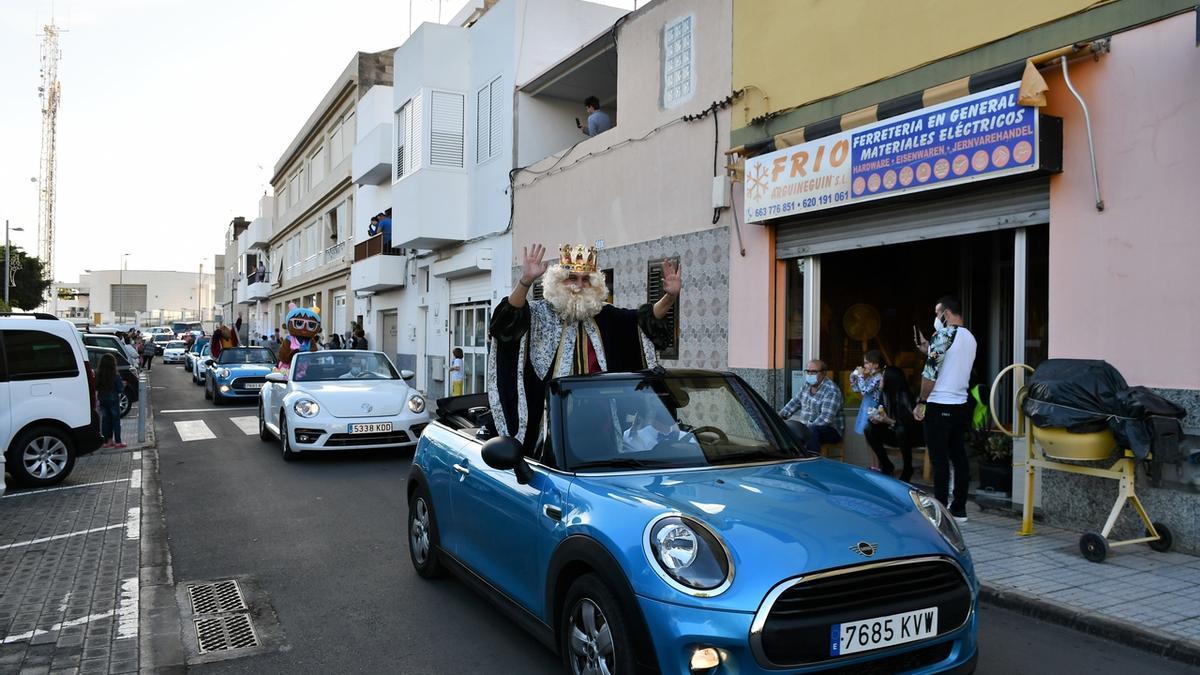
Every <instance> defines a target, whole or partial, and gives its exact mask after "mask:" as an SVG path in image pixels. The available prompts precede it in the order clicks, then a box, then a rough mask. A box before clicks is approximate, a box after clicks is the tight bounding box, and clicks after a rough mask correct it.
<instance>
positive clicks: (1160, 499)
mask: <svg viewBox="0 0 1200 675" xmlns="http://www.w3.org/2000/svg"><path fill="white" fill-rule="evenodd" d="M1196 27H1197V17H1196V14H1195V13H1194V12H1190V11H1189V12H1183V13H1177V14H1174V15H1173V16H1168V17H1155V19H1154V20H1153V21H1150V22H1147V23H1145V24H1144V25H1137V24H1133V25H1114V26H1112V27H1111V29H1110V30H1106V31H1105V32H1103V33H1096V32H1088V31H1094V30H1095V29H1096V26H1095V25H1094V24H1092V25H1089V24H1085V23H1083V22H1079V23H1078V24H1071V23H1070V22H1065V23H1064V28H1063V29H1062V30H1059V31H1058V33H1057V35H1058V36H1062V35H1064V34H1067V33H1069V31H1070V30H1071V29H1076V30H1078V33H1077V34H1071V35H1070V36H1069V37H1068V38H1067V39H1061V37H1058V38H1047V40H1049V39H1061V41H1060V42H1057V43H1050V42H1046V43H1044V44H1039V43H1038V42H1037V40H1036V39H1035V37H1030V36H1014V37H1013V38H1012V39H1011V41H1010V42H1011V49H1009V51H1008V53H1009V54H1016V53H1020V54H1021V55H1020V57H1019V58H1020V59H1024V58H1032V57H1035V56H1037V55H1039V54H1042V53H1044V52H1049V51H1050V50H1052V49H1057V48H1059V47H1062V46H1064V45H1071V44H1076V45H1083V44H1089V43H1090V44H1091V45H1092V46H1094V51H1095V53H1094V54H1092V53H1088V52H1084V53H1076V54H1073V55H1071V56H1070V57H1069V59H1068V61H1067V68H1068V72H1069V76H1070V80H1071V82H1072V83H1073V85H1074V86H1075V88H1076V90H1077V91H1078V92H1079V95H1080V96H1081V97H1082V99H1083V100H1084V101H1085V102H1086V105H1087V107H1088V110H1089V112H1090V115H1091V125H1092V139H1093V143H1094V148H1095V166H1096V171H1097V174H1098V178H1099V185H1100V195H1101V199H1102V201H1103V206H1104V208H1103V210H1100V209H1098V208H1097V198H1096V195H1095V193H1094V189H1093V177H1092V153H1091V151H1090V149H1089V143H1088V134H1087V129H1086V126H1085V123H1084V114H1083V110H1082V108H1081V106H1080V104H1079V103H1078V102H1077V101H1076V99H1075V97H1073V96H1072V95H1071V93H1070V91H1069V90H1068V87H1067V86H1066V83H1065V81H1064V79H1063V75H1062V64H1061V60H1060V59H1056V60H1043V61H1042V62H1040V63H1039V66H1040V68H1039V70H1040V71H1041V74H1042V76H1043V77H1044V78H1045V81H1046V84H1047V86H1048V91H1047V93H1046V97H1047V104H1046V105H1045V106H1044V107H1041V108H1040V109H1039V111H1040V115H1041V116H1042V117H1041V118H1040V119H1041V124H1042V139H1041V151H1042V160H1043V163H1044V166H1043V167H1042V170H1039V171H1034V172H1029V173H1026V174H1022V175H1013V176H1004V177H1000V178H996V179H994V180H993V179H989V178H983V179H981V180H979V181H977V182H972V183H969V184H966V185H957V186H952V187H947V188H940V189H939V188H933V189H928V190H926V191H923V192H920V193H917V194H908V195H901V196H895V197H884V198H882V199H878V200H875V201H872V202H870V203H865V204H862V205H860V206H845V207H834V208H828V209H823V210H816V211H814V212H808V213H804V214H802V215H790V216H789V215H785V216H779V217H770V216H768V217H764V218H762V219H760V220H759V221H758V222H753V221H754V218H753V217H752V216H753V207H754V206H755V203H753V202H752V203H747V201H746V199H747V193H745V192H743V190H738V191H737V192H738V193H740V194H738V195H737V199H735V202H736V203H735V210H740V212H741V213H743V214H746V215H747V216H748V217H747V220H749V221H751V222H748V223H747V224H746V225H745V230H744V232H743V235H744V236H743V242H744V245H745V248H746V252H747V253H746V256H745V257H742V256H740V255H735V254H734V253H736V252H737V248H738V242H737V241H736V240H731V255H730V304H729V365H730V367H731V368H732V369H733V370H735V371H737V372H739V373H740V374H742V375H743V377H745V378H746V379H747V380H748V381H750V382H752V383H753V384H754V385H755V386H756V387H758V388H759V390H760V391H761V392H762V393H763V394H764V396H766V397H767V398H768V399H769V400H773V401H774V402H775V403H776V404H777V405H779V406H782V404H783V403H784V402H785V401H786V400H787V398H788V397H790V396H791V395H792V394H793V393H794V391H795V390H796V388H797V387H796V384H797V383H798V377H799V373H800V372H801V371H802V370H803V365H804V363H805V362H806V361H807V360H808V359H810V358H821V359H823V360H825V361H826V362H827V363H828V365H829V367H830V375H831V377H832V378H833V379H834V380H835V382H838V383H839V384H841V385H842V387H843V391H844V392H846V393H847V401H846V411H845V412H846V426H847V429H848V433H847V436H846V440H845V446H846V457H847V460H848V461H853V462H856V463H860V464H867V463H870V462H871V461H872V456H871V455H870V453H869V450H868V449H867V448H866V445H865V442H863V439H862V437H861V436H856V435H855V434H853V433H852V432H849V429H850V428H852V427H853V422H854V419H855V416H856V414H857V413H858V407H859V402H858V399H857V398H856V396H855V395H854V394H853V393H852V392H851V391H850V388H849V378H848V375H849V372H850V371H851V370H852V369H853V368H854V367H855V366H857V365H858V364H859V363H861V360H862V357H863V354H864V353H865V352H866V351H868V350H869V349H881V350H882V351H883V352H884V354H885V355H886V356H887V359H888V361H889V362H891V363H892V364H894V365H897V366H899V367H901V368H903V369H904V370H905V371H906V372H907V373H908V374H909V375H910V378H911V379H912V380H913V381H914V382H916V381H917V380H919V377H920V376H919V369H920V357H919V355H918V354H916V353H915V351H914V350H913V348H912V340H911V334H912V329H913V327H914V326H916V327H918V328H920V329H922V330H924V331H925V332H926V333H928V331H929V325H928V324H929V323H930V322H931V321H932V318H933V306H934V304H935V302H936V301H937V299H938V298H939V297H941V296H943V295H957V296H959V297H960V298H961V299H962V301H963V304H964V306H965V309H966V314H967V320H968V324H969V326H970V327H971V329H972V332H974V333H975V334H976V336H977V338H978V340H979V343H980V350H979V354H978V356H977V358H976V362H975V366H976V371H977V372H976V380H977V381H979V382H983V383H991V382H992V379H993V378H994V377H995V376H996V374H997V373H998V372H1000V370H1001V369H1003V368H1004V367H1006V366H1008V365H1009V364H1011V363H1014V362H1021V363H1029V364H1031V365H1036V364H1038V363H1040V362H1041V361H1044V360H1045V359H1047V358H1092V359H1103V360H1106V361H1108V362H1109V363H1111V364H1113V365H1114V366H1115V367H1116V368H1117V369H1118V370H1120V371H1121V373H1122V374H1123V375H1124V377H1125V379H1126V380H1127V381H1128V382H1129V383H1130V384H1131V385H1144V386H1147V387H1149V388H1151V389H1153V390H1155V391H1156V392H1158V393H1160V394H1162V395H1163V396H1165V397H1166V398H1168V399H1170V400H1172V401H1174V402H1176V403H1178V404H1180V405H1181V406H1183V407H1184V408H1185V409H1187V410H1188V413H1189V414H1188V417H1187V418H1185V420H1184V422H1183V425H1184V430H1185V433H1186V434H1189V436H1188V437H1187V439H1186V440H1185V450H1186V449H1191V448H1198V447H1200V441H1198V440H1197V436H1200V358H1197V345H1200V341H1198V339H1197V337H1196V336H1198V335H1200V290H1198V288H1197V286H1198V284H1200V48H1197V32H1196V31H1197V28H1196ZM1009 46H1010V45H1008V44H1005V45H1000V47H999V48H996V49H995V51H1003V49H1004V48H1007V47H1009ZM1022 48H1024V49H1027V51H1025V52H1019V50H1020V49H1022ZM1008 58H1012V57H1011V56H1010V57H1008ZM967 60H968V61H969V60H970V58H968V59H967ZM976 62H977V63H978V60H976ZM1023 65H1024V64H1023V62H1022V61H1020V60H1018V61H1012V62H1009V63H1004V62H1001V63H999V64H995V65H993V66H991V67H990V68H987V69H986V70H981V71H976V72H970V71H968V72H966V73H964V75H967V76H968V77H964V78H963V82H964V84H963V87H964V90H963V92H962V93H961V94H957V95H951V96H945V97H942V98H941V99H938V98H937V96H938V93H939V91H941V90H944V89H945V88H946V87H948V86H949V83H945V82H944V80H935V79H930V78H932V77H936V76H935V75H930V76H929V77H928V78H926V81H927V82H928V85H926V86H927V88H926V89H925V90H924V91H923V92H922V91H916V92H912V93H908V92H907V91H905V90H899V91H898V90H897V88H896V86H892V87H891V88H889V87H888V83H886V82H885V83H882V84H879V83H877V84H875V85H871V86H874V87H877V88H878V90H879V91H880V92H881V94H880V96H879V98H878V99H876V100H877V101H878V105H877V106H876V107H874V108H872V109H869V116H873V115H876V114H879V122H878V124H883V123H884V121H885V119H884V117H885V116H884V115H883V114H882V111H884V110H887V109H890V108H894V107H895V106H897V105H904V104H905V101H909V102H911V101H913V100H915V101H917V102H918V103H917V107H916V108H913V107H911V106H910V107H908V108H907V109H906V111H905V112H906V113H907V112H909V111H911V112H912V113H916V112H919V111H922V110H933V106H934V105H936V104H940V103H944V102H946V101H947V100H951V101H953V100H963V101H966V100H968V98H969V97H968V96H967V95H966V89H965V87H966V86H967V85H966V84H965V83H966V82H967V81H968V80H969V86H970V96H976V95H978V94H979V92H980V91H982V90H984V89H985V86H984V84H983V83H984V82H986V83H987V84H986V86H988V87H991V86H1002V85H1004V84H1005V83H1006V82H1007V83H1012V82H1016V81H1019V80H1020V79H1021V74H1022V70H1023ZM919 75H920V73H918V76H916V77H910V78H909V80H911V81H919V80H920V77H919ZM1005 77H1007V78H1008V79H1007V80H1005V79H1003V78H1005ZM988 78H999V79H993V80H988ZM897 86H898V85H897ZM956 96H962V98H961V99H956ZM859 98H860V99H861V97H859ZM922 101H923V102H922ZM922 105H923V106H924V107H921V106H922ZM822 109H824V110H828V109H836V101H835V102H834V103H833V104H830V103H828V102H826V103H823V104H822ZM840 113H841V119H840V120H839V119H838V118H831V119H827V120H819V119H814V120H813V123H810V124H809V125H808V127H806V128H805V127H802V128H800V129H793V130H783V129H774V128H772V129H771V130H770V131H771V133H772V134H774V135H773V136H764V138H763V140H762V141H758V142H756V143H749V142H747V143H746V144H745V145H744V146H741V147H740V148H735V151H738V150H741V155H742V157H746V158H751V159H747V175H749V174H750V173H751V171H750V170H751V168H752V164H753V162H754V161H755V160H754V159H753V158H758V159H760V160H763V159H767V158H768V157H769V156H764V155H765V153H775V155H780V154H785V155H786V154H787V153H790V152H791V150H789V149H788V148H789V146H792V145H797V146H800V145H802V144H803V143H804V142H805V141H809V142H812V141H813V139H814V138H820V137H822V136H828V135H829V134H830V133H837V132H841V131H845V130H848V129H851V128H854V127H856V126H858V125H861V124H862V122H861V119H858V118H861V116H862V113H863V111H862V110H857V111H856V110H853V109H845V110H841V111H840ZM890 114H895V113H890ZM852 120H853V121H852ZM839 123H840V124H839ZM1059 124H1061V127H1059V126H1058V125H1059ZM830 128H832V129H833V131H832V132H831V131H830ZM797 138H799V139H801V140H800V141H799V142H797V141H796V140H795V139H797ZM744 140H745V139H744V137H743V138H737V139H735V144H736V142H738V141H744ZM801 149H803V148H801ZM1058 152H1061V161H1059V157H1058V155H1057V154H1056V153H1058ZM1002 384H1003V386H1002V388H1001V389H1002V390H1003V391H1002V393H1003V394H1004V395H1001V396H1000V397H999V398H1000V403H999V404H998V406H997V408H998V411H999V412H1000V414H1001V417H1005V418H1008V417H1011V403H1010V402H1009V401H1008V400H1006V399H1008V398H1010V397H1011V392H1012V386H1013V385H1012V383H1011V382H1004V383H1002ZM1189 444H1190V445H1189ZM1022 452H1023V449H1022V447H1021V446H1020V444H1018V447H1017V450H1016V453H1015V454H1016V455H1018V456H1019V455H1021V453H1022ZM1022 474H1023V468H1022V467H1017V468H1016V469H1015V470H1014V480H1013V484H1014V485H1015V484H1016V483H1017V480H1016V477H1017V476H1019V475H1022ZM1198 487H1200V466H1198V465H1196V464H1192V463H1188V462H1186V461H1185V462H1184V463H1183V464H1182V465H1181V466H1179V467H1175V466H1167V467H1165V469H1164V473H1163V480H1162V482H1161V484H1158V485H1151V484H1149V481H1147V484H1146V485H1141V484H1140V483H1139V494H1141V496H1142V498H1143V500H1144V501H1145V502H1146V504H1147V509H1148V510H1149V511H1150V512H1151V514H1152V515H1153V516H1154V517H1155V518H1156V519H1161V520H1163V521H1164V522H1168V523H1169V524H1170V526H1171V527H1172V529H1173V530H1174V531H1175V532H1176V542H1177V546H1178V547H1179V548H1180V549H1181V550H1190V551H1197V550H1200V495H1197V493H1196V491H1195V490H1196V488H1198ZM1115 492H1116V487H1115V485H1114V483H1113V482H1112V481H1102V480H1100V479H1094V478H1088V477H1081V476H1075V475H1067V474H1061V473H1057V472H1046V473H1045V475H1044V476H1043V477H1042V480H1041V488H1040V491H1039V493H1038V495H1037V496H1036V501H1037V503H1038V504H1039V506H1040V508H1041V509H1042V511H1043V512H1044V513H1045V514H1046V517H1047V518H1048V519H1049V520H1050V521H1052V522H1056V523H1059V524H1063V525H1067V526H1071V527H1076V528H1078V529H1081V530H1098V529H1099V526H1100V525H1101V524H1102V523H1103V519H1104V517H1105V516H1106V515H1107V510H1108V508H1110V507H1111V504H1112V499H1113V497H1114V496H1115ZM1014 493H1015V494H1016V496H1015V498H1014V499H1015V500H1016V501H1019V500H1020V499H1021V495H1020V490H1015V491H1014ZM1014 504H1015V502H1014ZM1120 527H1123V528H1124V529H1126V530H1127V531H1128V532H1132V531H1134V530H1135V529H1136V526H1135V524H1134V521H1133V520H1132V519H1129V520H1127V521H1123V522H1122V524H1121V526H1120Z"/></svg>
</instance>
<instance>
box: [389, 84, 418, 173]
mask: <svg viewBox="0 0 1200 675" xmlns="http://www.w3.org/2000/svg"><path fill="white" fill-rule="evenodd" d="M395 133H396V166H395V176H396V178H395V180H400V179H401V178H403V177H405V176H407V175H409V174H411V173H412V172H414V171H416V170H417V169H419V168H421V95H420V94H417V95H416V96H413V97H412V99H410V100H409V101H408V102H407V103H405V104H404V105H402V106H400V111H399V112H397V113H396V127H395Z"/></svg>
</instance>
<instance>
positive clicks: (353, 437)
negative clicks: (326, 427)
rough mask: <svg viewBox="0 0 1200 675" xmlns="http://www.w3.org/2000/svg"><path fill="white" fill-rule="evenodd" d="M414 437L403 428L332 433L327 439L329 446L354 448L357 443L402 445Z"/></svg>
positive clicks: (327, 445) (326, 443) (326, 444)
mask: <svg viewBox="0 0 1200 675" xmlns="http://www.w3.org/2000/svg"><path fill="white" fill-rule="evenodd" d="M412 441H413V439H412V437H411V436H409V435H408V433H406V432H405V431H404V430H402V429H396V430H394V431H385V432H383V433H380V434H330V436H329V439H328V440H326V441H325V447H327V448H330V447H332V448H352V447H354V446H356V445H387V444H392V445H400V444H403V443H411V442H412Z"/></svg>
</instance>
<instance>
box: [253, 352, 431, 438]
mask: <svg viewBox="0 0 1200 675" xmlns="http://www.w3.org/2000/svg"><path fill="white" fill-rule="evenodd" d="M412 377H413V373H412V371H408V370H404V371H400V372H396V368H395V367H394V366H392V362H391V361H389V360H388V358H387V356H385V355H384V354H383V353H382V352H368V351H359V350H349V349H347V350H331V351H319V352H303V353H300V354H296V355H295V356H294V357H292V365H291V376H290V379H289V377H288V376H285V375H283V374H281V373H271V374H270V375H267V378H266V379H267V383H266V385H265V386H264V387H263V389H262V392H261V393H260V394H259V399H258V435H259V437H260V438H262V439H263V440H264V441H271V440H274V439H275V438H278V439H279V440H280V445H282V446H283V458H284V459H285V460H289V461H290V460H293V459H296V458H297V457H299V456H300V455H302V454H303V453H306V452H310V451H328V450H368V449H377V448H398V447H404V446H409V447H412V446H415V445H416V443H417V440H418V439H419V438H420V437H421V432H422V431H423V430H424V429H425V426H426V425H427V424H428V423H429V413H428V412H426V410H425V398H424V397H423V396H421V394H420V393H418V392H417V391H416V390H415V389H413V388H412V387H410V386H408V384H407V382H406V380H410V379H412Z"/></svg>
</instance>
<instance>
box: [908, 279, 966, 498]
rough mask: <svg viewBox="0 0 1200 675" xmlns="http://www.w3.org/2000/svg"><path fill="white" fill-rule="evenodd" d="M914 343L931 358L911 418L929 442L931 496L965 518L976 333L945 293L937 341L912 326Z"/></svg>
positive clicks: (940, 302)
mask: <svg viewBox="0 0 1200 675" xmlns="http://www.w3.org/2000/svg"><path fill="white" fill-rule="evenodd" d="M913 333H914V335H913V341H914V342H915V343H916V345H917V349H919V350H920V351H921V352H922V353H924V354H926V355H927V356H928V358H927V359H926V361H925V369H924V370H923V371H922V372H921V395H920V397H919V398H918V399H917V407H916V408H915V409H914V410H913V417H914V418H915V419H916V420H917V421H918V422H920V421H924V423H925V446H926V447H927V448H929V461H930V462H932V463H933V496H934V497H936V498H937V499H938V501H940V502H942V503H943V504H949V507H950V513H951V514H952V515H953V516H954V518H955V520H957V521H959V522H966V520H967V508H966V507H967V489H968V486H969V485H970V475H971V474H970V467H969V466H968V465H967V450H966V443H965V438H966V433H967V421H968V414H969V411H968V410H967V406H966V403H967V387H968V386H969V383H970V379H971V367H972V366H973V365H974V364H975V349H976V343H975V336H974V335H972V334H971V331H969V330H967V327H966V326H964V325H963V318H962V304H961V303H960V302H959V301H958V299H957V298H954V297H950V296H946V297H944V298H942V299H941V300H938V303H937V306H935V307H934V319H933V341H932V342H927V341H926V340H925V338H924V336H923V335H921V334H920V332H919V331H917V330H916V329H915V328H914V329H913ZM951 463H953V464H954V501H953V502H947V499H948V497H949V492H950V464H951Z"/></svg>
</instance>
